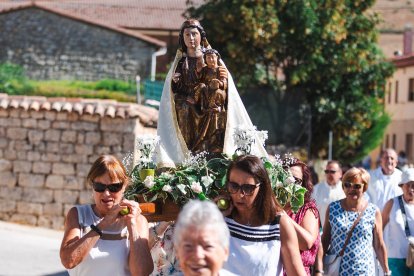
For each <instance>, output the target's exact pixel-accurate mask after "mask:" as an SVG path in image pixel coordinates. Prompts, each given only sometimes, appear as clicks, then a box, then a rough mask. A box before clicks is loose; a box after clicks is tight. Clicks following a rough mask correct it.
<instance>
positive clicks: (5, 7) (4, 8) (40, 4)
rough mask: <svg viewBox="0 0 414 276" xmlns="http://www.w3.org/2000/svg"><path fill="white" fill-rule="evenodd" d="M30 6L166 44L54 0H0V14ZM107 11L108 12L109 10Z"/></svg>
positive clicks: (152, 42) (144, 39)
mask: <svg viewBox="0 0 414 276" xmlns="http://www.w3.org/2000/svg"><path fill="white" fill-rule="evenodd" d="M30 7H37V8H40V9H43V10H46V11H49V12H52V13H55V14H58V15H61V16H64V17H68V18H71V19H74V20H78V21H82V22H85V23H88V24H92V25H96V26H100V27H103V28H106V29H110V30H113V31H116V32H119V33H123V34H126V35H128V36H132V37H135V38H138V39H140V40H143V41H146V42H148V43H151V44H154V45H157V46H159V47H165V46H166V43H165V42H164V41H161V40H159V39H156V38H153V37H150V36H147V35H145V34H142V33H140V32H139V31H130V30H128V29H125V28H122V27H120V26H119V25H116V24H112V23H111V22H108V20H105V17H103V18H100V19H97V18H96V17H91V16H87V15H85V14H82V13H76V12H72V11H70V10H66V9H62V8H59V7H58V6H57V5H56V4H55V3H54V2H50V1H21V2H14V3H10V1H7V2H6V1H0V14H1V13H6V12H12V11H16V10H20V9H26V8H30ZM107 12H108V13H109V12H110V11H107Z"/></svg>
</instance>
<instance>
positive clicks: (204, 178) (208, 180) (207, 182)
mask: <svg viewBox="0 0 414 276" xmlns="http://www.w3.org/2000/svg"><path fill="white" fill-rule="evenodd" d="M213 182H214V179H213V178H211V177H210V176H208V175H205V176H202V177H201V183H203V185H204V187H206V188H207V187H209V186H210V185H211V183H213Z"/></svg>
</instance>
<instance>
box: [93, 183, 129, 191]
mask: <svg viewBox="0 0 414 276" xmlns="http://www.w3.org/2000/svg"><path fill="white" fill-rule="evenodd" d="M123 185H124V184H123V183H112V184H108V185H105V184H102V183H99V182H92V188H93V190H94V191H95V192H97V193H103V192H105V190H106V189H108V191H109V192H111V193H117V192H119V191H120V190H121V189H122V186H123Z"/></svg>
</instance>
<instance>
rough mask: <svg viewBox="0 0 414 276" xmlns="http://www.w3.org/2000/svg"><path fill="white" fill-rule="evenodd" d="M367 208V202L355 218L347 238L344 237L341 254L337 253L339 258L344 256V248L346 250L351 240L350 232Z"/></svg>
mask: <svg viewBox="0 0 414 276" xmlns="http://www.w3.org/2000/svg"><path fill="white" fill-rule="evenodd" d="M367 207H368V202H367V203H366V204H365V207H364V208H362V210H361V212H360V213H359V216H358V217H357V218H356V220H355V221H354V224H353V225H352V227H351V229H349V232H348V235H347V237H346V240H345V243H344V246H342V250H341V252H340V253H339V256H341V257H342V256H343V255H344V253H345V248H346V246H347V245H348V242H349V240H350V239H351V236H352V232H353V231H354V228H355V226H357V224H358V222H359V221H360V220H361V218H362V215H363V214H364V212H365V210H366V209H367Z"/></svg>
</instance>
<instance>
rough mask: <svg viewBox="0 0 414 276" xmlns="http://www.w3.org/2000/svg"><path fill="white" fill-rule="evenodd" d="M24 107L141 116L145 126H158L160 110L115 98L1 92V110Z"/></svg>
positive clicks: (132, 116) (125, 117) (104, 114)
mask: <svg viewBox="0 0 414 276" xmlns="http://www.w3.org/2000/svg"><path fill="white" fill-rule="evenodd" d="M19 108H20V109H23V110H25V111H42V110H44V111H56V112H68V113H71V112H74V113H77V114H79V115H83V114H87V115H96V116H100V117H106V116H107V117H110V118H122V119H129V118H139V119H140V121H141V123H142V124H143V125H145V126H149V127H156V125H157V122H158V110H156V109H154V108H152V107H148V106H144V105H140V104H133V103H120V102H117V101H115V100H100V99H81V98H46V97H37V96H9V95H7V94H3V93H0V110H1V109H4V110H9V109H19Z"/></svg>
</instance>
